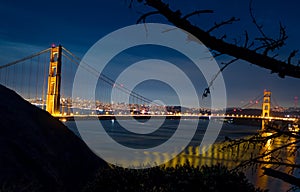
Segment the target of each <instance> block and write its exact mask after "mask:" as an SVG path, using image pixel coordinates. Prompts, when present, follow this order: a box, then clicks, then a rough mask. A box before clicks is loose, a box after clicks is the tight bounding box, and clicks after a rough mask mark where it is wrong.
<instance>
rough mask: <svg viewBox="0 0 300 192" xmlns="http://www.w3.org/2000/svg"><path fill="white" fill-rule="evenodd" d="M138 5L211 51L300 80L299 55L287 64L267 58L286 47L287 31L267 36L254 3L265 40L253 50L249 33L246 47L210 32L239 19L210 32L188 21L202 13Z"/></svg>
mask: <svg viewBox="0 0 300 192" xmlns="http://www.w3.org/2000/svg"><path fill="white" fill-rule="evenodd" d="M132 1H134V0H132ZM137 2H142V3H144V4H145V5H147V6H149V7H152V8H154V9H155V10H156V11H157V12H159V14H161V15H162V16H164V17H165V18H166V19H167V20H168V21H169V22H171V23H172V24H173V25H175V26H176V27H178V28H181V29H183V30H185V31H187V32H189V33H191V34H192V35H194V36H195V37H196V38H198V39H199V40H200V41H201V42H202V43H204V44H205V45H206V46H207V47H209V48H210V49H212V50H215V51H217V52H219V53H222V54H226V55H230V56H232V57H234V58H239V59H242V60H245V61H247V62H250V63H252V64H254V65H257V66H260V67H262V68H265V69H269V70H271V73H277V74H278V75H279V77H281V78H284V77H285V76H290V77H294V78H300V67H299V66H298V65H297V64H292V63H291V58H292V57H294V54H296V52H294V53H293V54H291V57H290V59H288V61H281V60H278V59H275V57H276V56H277V54H275V56H274V55H273V56H269V55H268V54H269V53H270V52H274V51H275V50H278V49H280V48H281V47H282V46H284V45H285V41H286V39H287V35H286V30H285V28H284V27H283V26H282V25H281V24H280V26H279V37H278V38H276V39H275V38H271V37H268V36H267V35H266V34H265V33H264V32H263V30H262V28H263V27H262V25H259V24H258V23H257V22H256V20H255V17H254V15H253V11H252V7H251V2H252V1H251V2H250V16H251V17H252V19H253V23H254V24H255V26H256V27H257V29H258V30H259V31H260V34H261V35H262V37H257V38H255V41H256V42H258V43H259V45H257V46H256V47H254V42H251V43H250V44H249V35H248V33H246V36H245V42H244V43H243V45H239V44H237V43H230V42H226V41H225V40H224V38H217V37H215V36H213V35H212V34H211V33H210V32H212V31H213V30H215V29H217V28H219V27H220V26H222V25H225V24H230V23H232V22H233V21H237V20H238V19H236V18H234V17H233V18H231V19H230V20H228V21H223V22H221V23H219V24H216V23H215V25H214V26H213V27H212V28H211V29H210V30H208V31H207V30H205V29H203V28H200V27H198V26H195V25H193V24H192V23H191V22H190V21H189V20H188V18H189V17H190V16H191V15H195V14H196V13H201V11H198V12H197V11H196V12H193V13H190V14H186V15H185V16H183V17H182V13H181V11H180V10H176V11H173V10H172V9H170V7H169V5H168V4H166V3H164V2H163V1H162V0H139V1H137ZM249 45H251V46H249Z"/></svg>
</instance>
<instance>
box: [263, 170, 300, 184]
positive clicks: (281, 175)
mask: <svg viewBox="0 0 300 192" xmlns="http://www.w3.org/2000/svg"><path fill="white" fill-rule="evenodd" d="M262 169H263V170H264V174H265V175H269V176H271V177H275V178H278V179H281V180H283V181H285V182H288V183H290V184H292V185H296V186H298V187H300V179H299V178H296V177H294V176H292V175H289V174H286V173H283V172H281V171H277V170H275V169H271V168H266V167H263V168H262Z"/></svg>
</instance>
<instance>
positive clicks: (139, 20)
mask: <svg viewBox="0 0 300 192" xmlns="http://www.w3.org/2000/svg"><path fill="white" fill-rule="evenodd" d="M156 14H160V13H159V11H151V12H148V13H145V14H143V15H142V16H141V17H140V18H139V19H138V20H137V22H136V23H140V22H141V21H143V23H145V22H146V18H147V17H149V16H151V15H156Z"/></svg>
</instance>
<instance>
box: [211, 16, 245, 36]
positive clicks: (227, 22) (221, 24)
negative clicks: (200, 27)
mask: <svg viewBox="0 0 300 192" xmlns="http://www.w3.org/2000/svg"><path fill="white" fill-rule="evenodd" d="M239 20H240V19H238V18H235V17H231V18H230V19H228V20H226V21H223V22H221V23H215V25H214V26H213V27H212V28H210V29H209V30H207V31H206V32H207V33H210V32H212V31H213V30H215V29H218V28H220V27H221V26H223V25H228V24H232V23H233V22H236V21H239Z"/></svg>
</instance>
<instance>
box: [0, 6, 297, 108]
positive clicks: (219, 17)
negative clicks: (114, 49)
mask: <svg viewBox="0 0 300 192" xmlns="http://www.w3.org/2000/svg"><path fill="white" fill-rule="evenodd" d="M129 2H130V1H129V0H105V1H90V0H86V1H63V0H60V1H58V0H52V1H45V2H42V1H30V0H29V1H18V2H16V1H9V0H2V1H0V23H1V28H0V52H1V54H0V65H2V64H6V63H8V62H11V61H14V60H17V59H20V58H22V57H24V56H28V55H31V54H32V53H36V52H39V51H41V50H43V49H46V48H48V47H50V46H51V44H52V43H56V44H62V45H63V46H64V47H66V48H67V49H68V50H70V51H72V52H73V53H74V54H76V55H77V56H79V57H83V56H84V54H85V53H86V52H87V51H88V49H89V48H90V47H91V46H92V45H93V44H94V43H95V42H97V41H98V40H99V39H100V38H102V37H103V36H105V35H107V34H109V33H110V32H113V31H115V30H117V29H119V28H122V27H125V26H128V25H133V24H135V23H136V21H137V19H138V18H139V16H140V15H141V14H142V13H146V12H147V11H151V10H152V9H151V8H149V7H146V6H144V5H143V4H140V3H134V4H133V7H132V8H129V7H128V6H129ZM165 2H168V3H169V4H170V7H171V8H172V9H173V10H175V9H181V10H182V12H183V13H189V12H192V11H195V10H196V9H212V10H214V13H213V14H206V15H201V16H194V17H193V18H191V21H192V22H193V23H194V24H196V25H198V26H200V27H203V28H207V29H208V28H210V27H211V26H213V25H214V22H221V21H223V20H226V19H228V18H230V17H232V16H235V17H237V18H240V21H239V22H237V23H234V24H232V25H226V26H224V27H222V28H220V29H219V30H217V31H216V32H215V33H214V34H215V35H218V36H221V35H222V34H226V35H227V41H230V40H232V39H234V38H237V39H239V38H243V34H244V31H245V30H247V31H248V33H249V36H250V38H254V37H257V35H258V32H257V30H256V29H255V26H254V25H253V23H252V22H251V19H250V15H249V2H248V0H245V1H241V0H227V1H222V0H207V1H195V0H186V1H179V0H177V1H175V0H169V1H167V0H166V1H165ZM253 9H254V13H255V16H256V18H257V21H258V22H259V23H260V24H263V25H264V28H263V29H264V30H265V32H266V34H268V35H270V36H272V37H277V36H278V33H279V22H281V23H282V24H283V25H284V26H286V29H287V35H288V36H289V38H288V40H287V45H286V46H285V47H284V48H283V49H282V50H281V52H279V53H280V56H279V58H281V59H285V58H287V57H288V55H289V53H290V52H291V51H292V50H294V49H299V48H300V45H299V42H300V40H299V34H300V27H299V18H300V12H299V3H298V1H294V0H286V1H280V0H263V1H258V0H254V4H253ZM147 22H159V23H165V24H170V23H168V22H167V21H166V20H165V19H164V18H163V17H162V16H151V17H150V18H148V19H147ZM139 54H140V53H139ZM127 55H130V54H127ZM131 57H133V58H134V57H140V55H134V54H132V55H131ZM170 57H172V55H170ZM297 58H299V55H298V57H297ZM133 60H134V59H133ZM223 60H228V58H227V57H226V56H221V57H219V58H217V62H218V63H219V64H220V66H221V62H222V61H223ZM294 63H295V62H294ZM115 67H116V68H118V66H115ZM112 70H113V69H112ZM108 73H109V72H108ZM223 76H224V80H225V84H226V90H227V98H228V100H227V102H228V106H242V105H244V104H245V103H247V102H249V100H252V99H253V98H255V97H256V96H257V95H260V94H262V93H263V90H264V89H269V90H270V91H272V96H273V98H275V99H276V101H277V103H278V104H279V105H281V106H285V107H289V106H293V105H294V97H295V96H298V97H300V89H299V83H300V79H294V78H289V77H286V78H284V79H281V78H279V77H278V76H277V75H276V74H270V71H268V70H265V69H262V68H260V67H257V66H255V65H251V64H249V63H246V62H244V61H238V62H236V63H234V64H232V65H231V66H229V67H228V68H227V69H225V71H224V72H223ZM193 78H199V77H197V76H195V77H193ZM141 87H142V86H141ZM150 87H151V86H150ZM154 87H155V86H154ZM204 88H205V85H199V90H200V92H202V90H204ZM142 89H143V88H141V90H142ZM165 90H166V89H165ZM165 90H163V91H164V92H163V95H164V96H166V95H167V94H168V93H166V92H165ZM137 91H138V90H137ZM156 91H159V90H158V89H156ZM145 92H147V91H145ZM151 92H152V93H153V91H149V93H147V94H151ZM170 93H173V92H172V91H170ZM170 98H171V96H170Z"/></svg>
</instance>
